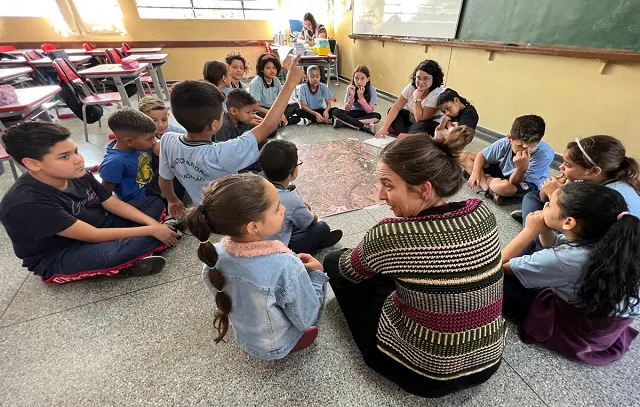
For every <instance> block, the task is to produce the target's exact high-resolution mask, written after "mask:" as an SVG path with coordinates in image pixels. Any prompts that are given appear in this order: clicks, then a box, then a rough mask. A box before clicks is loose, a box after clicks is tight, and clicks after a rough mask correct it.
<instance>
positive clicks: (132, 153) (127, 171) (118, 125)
mask: <svg viewBox="0 0 640 407" xmlns="http://www.w3.org/2000/svg"><path fill="white" fill-rule="evenodd" d="M108 124H109V128H110V129H111V131H112V132H113V134H115V136H116V140H115V141H113V142H111V143H110V144H109V145H107V151H106V152H105V155H104V158H103V159H102V163H101V164H100V168H99V170H98V172H99V174H100V178H102V185H104V187H105V188H107V190H109V192H114V193H115V194H116V195H117V196H118V198H120V199H122V200H123V201H125V202H127V201H130V200H132V199H139V198H144V197H145V196H147V194H146V192H147V185H148V184H150V183H151V181H152V179H153V168H152V165H151V160H152V159H151V156H152V154H154V153H153V152H152V149H155V150H156V152H155V154H156V155H157V154H158V152H157V149H158V148H159V146H157V145H156V137H155V131H156V125H155V124H154V123H153V121H152V120H151V119H150V118H149V117H147V116H145V115H144V114H143V113H142V112H139V111H137V110H134V109H132V108H130V107H125V108H124V109H119V110H116V111H115V112H113V113H112V114H111V116H109V120H108Z"/></svg>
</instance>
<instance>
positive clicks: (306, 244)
mask: <svg viewBox="0 0 640 407" xmlns="http://www.w3.org/2000/svg"><path fill="white" fill-rule="evenodd" d="M301 164H302V163H300V162H298V149H297V148H296V145H295V144H293V143H291V142H289V141H286V140H273V141H271V142H269V143H267V144H266V145H265V146H264V148H263V149H262V152H261V153H260V166H261V167H262V170H263V172H264V175H265V177H267V179H268V180H269V181H270V182H271V183H272V184H273V185H274V186H275V187H276V188H277V189H278V195H279V196H280V204H281V205H282V206H284V208H285V212H284V221H283V222H282V228H281V229H280V232H278V233H277V234H275V235H271V236H268V237H267V240H280V241H281V242H282V243H284V244H285V245H287V246H288V247H289V249H291V250H293V251H294V252H295V253H314V252H317V251H318V250H321V249H323V248H325V247H331V246H333V245H335V244H336V243H338V242H339V241H340V239H342V231H341V230H333V231H332V230H331V229H330V228H329V225H327V224H326V223H325V222H323V221H318V215H316V214H315V213H313V212H311V208H310V207H309V205H308V204H307V203H305V202H304V201H303V200H302V198H301V197H300V195H298V192H296V190H295V186H294V185H292V184H291V183H292V182H293V181H294V180H295V179H296V178H297V177H298V167H299V166H300V165H301Z"/></svg>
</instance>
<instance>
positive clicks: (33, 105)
mask: <svg viewBox="0 0 640 407" xmlns="http://www.w3.org/2000/svg"><path fill="white" fill-rule="evenodd" d="M58 92H60V86H58V85H51V86H34V87H31V88H21V89H16V93H17V94H18V101H17V102H15V103H12V104H10V105H5V106H0V132H3V131H5V130H6V127H5V125H4V123H3V122H11V123H12V124H13V123H19V122H21V121H24V120H29V119H32V118H34V117H37V116H40V115H42V114H43V113H44V115H43V117H42V118H43V119H44V120H47V121H49V122H50V121H51V117H49V113H48V112H47V111H46V110H45V109H44V108H43V105H44V104H45V103H47V102H48V101H50V100H51V99H53V98H54V96H55V95H56V94H57V93H58ZM6 119H9V120H6Z"/></svg>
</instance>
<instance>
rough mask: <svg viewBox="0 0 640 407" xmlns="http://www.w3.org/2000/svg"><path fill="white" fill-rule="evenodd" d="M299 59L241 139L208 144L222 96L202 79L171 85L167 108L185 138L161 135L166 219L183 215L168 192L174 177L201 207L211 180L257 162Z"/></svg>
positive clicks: (219, 120) (297, 76)
mask: <svg viewBox="0 0 640 407" xmlns="http://www.w3.org/2000/svg"><path fill="white" fill-rule="evenodd" d="M299 60H300V56H298V57H297V58H296V60H295V61H293V62H291V61H290V60H289V61H286V65H288V68H289V70H288V74H287V80H286V82H285V84H284V86H283V87H282V92H280V94H279V95H278V97H277V98H276V100H275V102H274V103H273V106H271V109H269V111H268V113H267V115H266V116H265V118H264V121H263V122H262V123H260V124H259V125H257V126H256V127H254V128H253V129H252V130H251V131H248V132H246V133H244V134H243V135H241V136H240V137H238V138H235V139H232V140H229V141H224V142H222V143H213V142H212V141H211V140H212V139H213V137H214V135H215V134H216V133H217V132H218V130H219V129H220V128H221V127H222V124H223V111H222V104H223V103H224V100H225V97H224V94H223V93H222V92H220V91H219V90H218V89H217V88H216V87H215V86H214V85H212V84H210V83H208V82H204V81H184V82H180V83H178V84H177V85H175V86H174V87H173V91H172V92H171V109H172V110H173V114H174V116H175V118H176V120H177V121H178V123H180V124H181V125H183V126H184V127H185V128H186V129H187V134H185V135H171V136H172V137H164V138H163V139H162V143H161V145H160V169H159V172H160V178H159V184H160V189H161V190H162V195H163V196H164V197H165V198H167V201H168V210H169V214H170V215H171V216H173V217H175V218H177V219H181V218H182V215H183V211H184V203H183V202H182V201H181V200H180V199H179V198H178V197H177V196H176V194H175V191H174V189H173V183H172V181H171V180H172V179H173V178H178V180H179V181H180V183H181V184H182V185H183V186H184V187H185V189H186V190H187V192H188V193H189V196H190V197H191V199H192V200H193V202H194V203H195V204H200V203H201V202H202V191H203V190H204V189H205V188H206V187H207V186H208V185H209V184H210V183H211V182H212V181H214V180H216V179H218V178H220V177H223V176H225V175H229V174H233V173H237V172H238V171H240V170H242V169H244V168H246V167H248V166H249V165H251V164H253V163H255V162H256V161H257V160H258V158H259V156H260V152H259V150H258V145H259V144H260V143H262V142H263V141H265V140H266V139H267V137H268V136H269V135H270V134H271V132H273V131H274V130H276V129H277V127H278V123H279V122H280V118H281V117H282V114H283V113H284V111H285V109H286V107H287V104H288V102H289V98H290V97H291V92H293V90H294V89H295V86H296V85H297V84H298V83H299V82H300V80H301V79H302V78H303V77H304V72H303V71H302V68H300V67H299V66H298V61H299Z"/></svg>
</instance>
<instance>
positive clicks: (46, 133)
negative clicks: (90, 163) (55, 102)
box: [2, 120, 155, 164]
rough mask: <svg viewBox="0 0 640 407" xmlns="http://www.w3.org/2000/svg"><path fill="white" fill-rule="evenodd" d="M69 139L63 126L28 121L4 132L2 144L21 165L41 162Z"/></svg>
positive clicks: (68, 133)
mask: <svg viewBox="0 0 640 407" xmlns="http://www.w3.org/2000/svg"><path fill="white" fill-rule="evenodd" d="M154 128H155V127H154ZM69 137H71V132H70V131H69V129H67V128H66V127H64V126H61V125H59V124H54V123H48V122H36V121H32V120H29V121H26V122H22V123H20V124H16V125H15V126H12V127H10V128H9V129H8V130H7V131H5V132H4V134H2V143H3V144H4V145H5V148H6V150H7V153H8V154H9V155H10V156H11V158H13V159H14V160H15V161H17V162H18V163H20V164H22V160H23V159H25V158H31V159H34V160H42V157H44V156H45V155H47V154H48V153H49V151H50V150H51V147H53V146H54V145H56V144H58V143H59V142H61V141H64V140H66V139H68V138H69Z"/></svg>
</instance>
